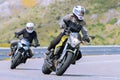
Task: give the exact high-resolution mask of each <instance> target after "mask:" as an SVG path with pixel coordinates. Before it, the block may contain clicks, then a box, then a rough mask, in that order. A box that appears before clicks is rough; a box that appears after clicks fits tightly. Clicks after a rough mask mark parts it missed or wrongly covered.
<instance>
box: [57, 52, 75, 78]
mask: <svg viewBox="0 0 120 80" xmlns="http://www.w3.org/2000/svg"><path fill="white" fill-rule="evenodd" d="M72 57H73V54H72V53H70V52H68V53H67V55H66V56H65V57H64V60H62V62H58V64H57V67H56V75H58V76H61V75H63V73H64V72H65V71H66V70H67V68H68V67H69V66H70V64H71V61H72Z"/></svg>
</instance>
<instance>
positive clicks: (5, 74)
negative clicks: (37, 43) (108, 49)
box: [0, 55, 120, 80]
mask: <svg viewBox="0 0 120 80" xmlns="http://www.w3.org/2000/svg"><path fill="white" fill-rule="evenodd" d="M42 64H43V58H35V59H29V60H28V61H27V62H26V64H21V65H19V66H18V67H17V68H16V69H15V70H11V69H10V68H9V67H10V60H7V61H6V60H3V61H0V80H120V55H89V56H83V57H82V59H81V60H79V61H77V63H76V65H71V66H70V67H69V68H68V69H67V71H66V72H65V73H64V75H63V76H56V75H55V73H54V72H52V73H51V74H50V75H44V74H43V73H42V70H41V69H42Z"/></svg>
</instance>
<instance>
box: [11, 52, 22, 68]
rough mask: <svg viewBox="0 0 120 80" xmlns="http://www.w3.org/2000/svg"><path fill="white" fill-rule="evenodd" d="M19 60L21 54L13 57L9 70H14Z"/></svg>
mask: <svg viewBox="0 0 120 80" xmlns="http://www.w3.org/2000/svg"><path fill="white" fill-rule="evenodd" d="M20 58H21V54H20V53H18V54H17V55H16V57H15V59H14V60H12V61H11V67H10V68H11V69H15V68H16V66H18V65H19V64H20Z"/></svg>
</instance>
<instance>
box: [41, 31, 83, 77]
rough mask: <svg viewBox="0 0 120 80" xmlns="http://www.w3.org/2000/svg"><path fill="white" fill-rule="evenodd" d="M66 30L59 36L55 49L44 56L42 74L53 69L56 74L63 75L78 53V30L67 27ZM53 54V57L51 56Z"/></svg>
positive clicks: (80, 39) (79, 37) (48, 72)
mask: <svg viewBox="0 0 120 80" xmlns="http://www.w3.org/2000/svg"><path fill="white" fill-rule="evenodd" d="M66 32H67V34H66V35H64V36H63V37H62V38H61V41H60V42H59V43H58V44H57V45H56V47H55V49H51V51H50V53H49V55H47V56H46V57H45V59H44V64H43V66H42V72H43V73H44V74H50V73H51V72H52V71H54V72H55V73H56V75H58V76H61V75H63V74H64V72H65V71H66V70H67V68H68V67H69V66H70V65H71V64H72V63H74V62H75V61H76V59H77V57H78V55H79V54H80V53H79V49H80V46H79V45H80V43H82V38H81V36H80V34H79V33H78V32H71V31H70V30H69V29H68V30H67V31H66ZM53 54H54V57H51V55H53Z"/></svg>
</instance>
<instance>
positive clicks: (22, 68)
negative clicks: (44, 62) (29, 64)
mask: <svg viewBox="0 0 120 80" xmlns="http://www.w3.org/2000/svg"><path fill="white" fill-rule="evenodd" d="M16 70H41V69H32V68H16Z"/></svg>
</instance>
